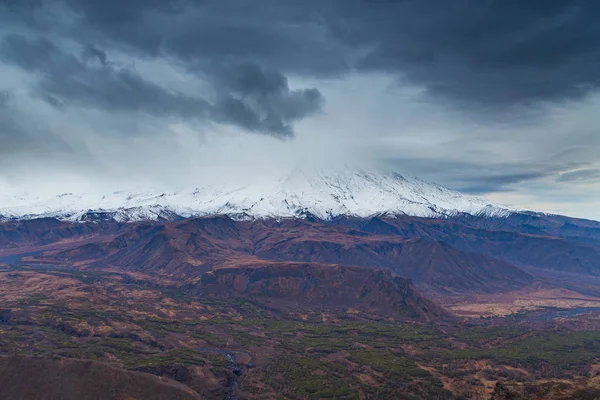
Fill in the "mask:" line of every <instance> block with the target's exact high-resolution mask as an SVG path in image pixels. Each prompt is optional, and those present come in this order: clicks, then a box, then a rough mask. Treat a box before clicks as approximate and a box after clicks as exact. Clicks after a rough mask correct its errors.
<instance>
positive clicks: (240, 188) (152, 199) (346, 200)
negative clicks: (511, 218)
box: [0, 167, 513, 222]
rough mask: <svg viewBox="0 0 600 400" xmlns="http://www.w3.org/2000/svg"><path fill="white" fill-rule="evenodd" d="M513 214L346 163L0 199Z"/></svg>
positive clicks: (234, 209)
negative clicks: (169, 186)
mask: <svg viewBox="0 0 600 400" xmlns="http://www.w3.org/2000/svg"><path fill="white" fill-rule="evenodd" d="M512 212H513V210H510V209H508V208H506V207H503V206H499V205H493V204H490V203H489V202H487V201H485V200H484V199H480V198H478V197H474V196H469V195H465V194H462V193H459V192H456V191H453V190H449V189H446V188H444V187H442V186H439V185H436V184H433V183H428V182H425V181H422V180H420V179H417V178H412V177H408V176H404V175H400V174H398V173H396V172H389V171H383V170H376V169H373V170H366V169H352V168H349V167H345V168H342V169H337V170H323V169H307V170H293V171H292V172H289V173H280V174H279V175H278V176H275V177H265V176H260V177H257V178H256V179H255V180H253V181H250V182H248V181H246V182H243V181H241V180H238V181H237V182H236V181H235V180H231V181H228V182H217V183H212V184H207V185H205V186H201V187H196V188H194V189H185V190H180V191H171V192H161V191H157V192H152V191H150V192H144V191H118V192H110V193H105V194H74V193H63V194H59V195H52V196H46V197H39V196H38V197H35V196H27V195H21V196H12V197H10V196H9V197H5V198H4V199H0V219H4V220H10V219H34V218H40V217H52V218H57V219H61V220H70V221H82V222H83V221H89V220H94V219H113V220H115V221H118V222H130V221H142V220H177V219H182V218H190V217H198V216H208V215H218V214H226V215H229V216H232V217H234V218H238V219H247V218H250V219H252V218H297V217H303V218H304V217H307V216H314V217H316V218H319V219H323V220H328V219H332V218H335V217H338V216H341V215H348V216H354V217H363V218H364V217H371V216H375V215H386V214H388V215H411V216H418V217H438V218H439V217H448V216H455V215H459V214H463V213H464V214H469V215H474V216H490V217H503V216H508V215H510V214H511V213H512Z"/></svg>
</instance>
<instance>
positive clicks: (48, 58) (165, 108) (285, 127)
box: [0, 35, 322, 137]
mask: <svg viewBox="0 0 600 400" xmlns="http://www.w3.org/2000/svg"><path fill="white" fill-rule="evenodd" d="M0 57H1V59H3V60H4V61H5V62H9V63H13V64H15V65H17V66H19V67H21V68H22V69H24V70H27V71H30V72H34V73H38V74H39V75H40V82H39V84H38V87H37V90H38V91H39V92H40V94H41V95H42V97H43V98H44V99H46V100H47V101H48V102H49V103H50V104H51V105H53V106H55V107H62V106H70V105H75V106H77V105H79V106H86V107H95V108H99V109H102V110H106V111H110V112H117V113H124V112H145V113H148V114H150V115H153V116H162V117H178V118H186V119H196V120H215V121H218V122H223V123H228V124H234V125H237V126H240V127H242V128H244V129H247V130H250V131H254V132H258V133H266V134H273V135H279V136H284V137H289V136H291V135H292V134H293V127H292V124H293V122H294V121H296V120H298V119H302V118H304V117H306V116H307V115H310V114H313V113H315V112H317V111H318V110H319V109H320V107H321V104H322V97H321V95H320V93H319V92H318V91H317V90H316V89H306V90H296V91H293V90H290V89H289V87H288V84H287V79H286V78H285V77H284V76H283V75H282V74H280V73H276V72H271V73H268V72H265V71H263V70H262V69H260V68H259V67H258V66H255V65H246V66H244V68H241V69H236V70H235V71H232V72H233V73H232V74H230V75H227V76H226V75H223V76H222V77H221V79H220V83H221V85H220V87H221V88H222V89H228V90H222V91H221V93H222V94H221V96H222V97H223V99H220V100H218V101H216V102H214V103H211V102H210V101H208V100H206V99H204V98H201V97H190V96H186V95H183V94H181V93H177V92H174V91H171V90H168V89H166V88H163V87H161V86H158V85H156V84H155V83H153V82H151V81H148V80H146V79H144V78H143V77H142V76H141V75H139V74H138V73H137V72H136V71H133V70H131V69H128V68H125V67H119V66H117V65H115V64H114V63H109V62H108V58H107V55H106V52H105V51H104V50H101V49H99V48H97V47H95V46H91V45H87V46H85V48H84V50H83V52H82V57H81V58H78V57H76V56H75V55H74V54H71V53H68V52H66V51H65V50H63V49H61V48H59V47H58V46H57V45H56V44H54V43H53V42H51V41H50V40H48V39H45V38H38V39H29V38H26V37H24V36H18V35H8V36H6V37H5V38H4V39H3V40H2V42H1V44H0ZM95 61H98V62H97V63H96V62H95Z"/></svg>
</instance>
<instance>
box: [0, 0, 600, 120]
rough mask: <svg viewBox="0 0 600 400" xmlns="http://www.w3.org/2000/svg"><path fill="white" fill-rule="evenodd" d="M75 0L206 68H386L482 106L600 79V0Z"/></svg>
mask: <svg viewBox="0 0 600 400" xmlns="http://www.w3.org/2000/svg"><path fill="white" fill-rule="evenodd" d="M5 1H6V0H5ZM57 2H59V0H47V2H46V3H50V4H53V3H57ZM65 2H66V4H67V5H68V6H69V7H71V9H73V10H74V11H75V12H76V13H78V15H80V17H81V19H80V21H79V23H76V24H75V26H74V27H73V29H74V30H76V31H77V32H81V34H82V35H86V36H89V37H94V38H95V39H97V40H103V41H104V42H105V44H106V45H110V46H126V47H128V48H129V49H130V50H132V51H138V52H140V53H143V54H146V55H148V56H152V57H154V56H161V55H168V56H170V57H176V58H178V59H179V60H180V61H181V62H183V63H185V64H187V65H188V66H189V68H190V69H194V68H196V69H200V70H202V71H204V72H205V71H206V70H207V69H213V68H214V67H215V66H222V65H226V64H231V63H234V64H244V63H248V62H250V63H256V64H258V65H262V66H264V67H266V68H268V69H273V70H279V71H281V72H283V73H288V72H290V73H300V74H306V75H310V76H338V75H340V74H343V73H346V72H348V71H349V70H351V69H356V68H357V69H359V70H363V71H379V72H381V71H383V72H388V73H392V74H396V75H397V76H398V77H399V78H401V79H404V80H408V81H409V82H411V83H413V84H417V85H422V86H424V87H425V88H426V89H427V90H428V91H429V92H430V93H431V94H432V95H434V96H438V97H441V98H444V99H448V100H451V101H452V102H453V103H458V104H462V105H468V106H469V107H470V108H472V107H473V105H478V108H479V109H481V108H488V107H493V108H497V107H503V108H505V107H507V106H508V107H510V106H514V105H519V106H522V105H533V104H536V103H538V102H546V101H561V100H564V99H573V98H581V97H583V96H585V95H587V94H588V93H590V91H593V90H596V89H597V88H598V86H599V85H600V74H598V73H597V68H596V66H597V65H598V63H599V62H600V28H599V27H598V24H597V19H598V17H599V16H600V3H598V2H597V1H594V0H579V1H575V0H570V1H569V0H549V1H544V2H523V1H518V0H482V1H480V0H456V1H444V0H397V1H391V0H390V1H367V0H343V1H342V0H332V1H327V2H323V1H321V0H305V1H297V0H292V1H285V2H281V1H275V0H264V1H261V2H260V4H259V5H257V4H256V3H253V4H250V5H249V3H247V2H243V1H240V0H229V1H225V2H201V1H192V0H188V1H184V0H181V1H177V0H172V1H158V0H156V1H155V0H152V1H141V0H135V1H128V2H122V1H116V0H111V1H109V2H97V1H92V0H65ZM33 4H36V2H33Z"/></svg>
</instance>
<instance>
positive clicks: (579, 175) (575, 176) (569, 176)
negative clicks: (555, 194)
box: [557, 168, 600, 182]
mask: <svg viewBox="0 0 600 400" xmlns="http://www.w3.org/2000/svg"><path fill="white" fill-rule="evenodd" d="M557 181H559V182H589V181H600V169H599V168H588V169H580V170H577V171H571V172H566V173H564V174H561V175H560V176H559V177H558V179H557Z"/></svg>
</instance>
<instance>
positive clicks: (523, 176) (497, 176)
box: [387, 158, 588, 195]
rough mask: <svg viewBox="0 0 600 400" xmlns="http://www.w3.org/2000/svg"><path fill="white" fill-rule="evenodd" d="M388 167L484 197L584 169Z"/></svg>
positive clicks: (416, 163) (422, 162) (439, 162)
mask: <svg viewBox="0 0 600 400" xmlns="http://www.w3.org/2000/svg"><path fill="white" fill-rule="evenodd" d="M387 164H388V165H391V166H394V167H396V168H398V169H400V170H405V171H406V170H408V171H410V173H412V174H415V175H417V176H426V177H430V178H431V179H433V180H434V181H437V182H445V183H446V185H447V186H449V187H451V188H452V189H456V190H459V191H461V192H464V193H471V194H478V195H479V194H485V193H493V192H510V191H513V190H514V186H515V185H518V184H520V183H526V182H532V181H536V180H539V179H543V178H551V179H556V180H559V181H562V180H564V179H561V178H562V177H563V176H565V175H567V176H568V175H569V173H565V171H569V170H572V169H574V168H587V166H588V164H587V163H584V162H580V163H579V162H571V161H563V162H537V163H535V162H529V163H528V162H521V163H518V162H512V163H498V162H494V161H493V160H490V161H489V162H488V163H486V164H481V163H475V162H468V161H452V160H444V159H435V160H432V159H427V158H421V159H417V158H396V159H388V160H387Z"/></svg>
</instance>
